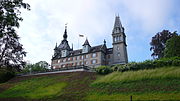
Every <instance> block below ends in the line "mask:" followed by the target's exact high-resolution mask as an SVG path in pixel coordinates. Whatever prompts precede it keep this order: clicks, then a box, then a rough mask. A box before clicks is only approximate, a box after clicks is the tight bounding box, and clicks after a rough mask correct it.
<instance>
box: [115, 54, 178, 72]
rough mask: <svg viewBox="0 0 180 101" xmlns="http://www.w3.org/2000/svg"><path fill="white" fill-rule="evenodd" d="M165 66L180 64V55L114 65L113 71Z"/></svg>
mask: <svg viewBox="0 0 180 101" xmlns="http://www.w3.org/2000/svg"><path fill="white" fill-rule="evenodd" d="M165 66H180V57H171V58H161V59H158V60H146V61H144V62H130V63H128V64H125V65H120V64H118V65H114V66H112V69H113V71H119V72H124V71H129V70H131V71H135V70H143V69H154V68H159V67H165Z"/></svg>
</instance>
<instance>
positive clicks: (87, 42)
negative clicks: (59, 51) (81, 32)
mask: <svg viewBox="0 0 180 101" xmlns="http://www.w3.org/2000/svg"><path fill="white" fill-rule="evenodd" d="M84 45H89V46H90V44H89V41H88V39H87V38H86V41H85V42H84V44H83V46H84Z"/></svg>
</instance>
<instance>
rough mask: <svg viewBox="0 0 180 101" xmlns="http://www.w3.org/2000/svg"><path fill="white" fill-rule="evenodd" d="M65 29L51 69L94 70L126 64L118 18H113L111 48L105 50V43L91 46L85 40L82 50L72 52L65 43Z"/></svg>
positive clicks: (125, 50) (125, 51) (123, 40)
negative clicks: (104, 66) (87, 68)
mask: <svg viewBox="0 0 180 101" xmlns="http://www.w3.org/2000/svg"><path fill="white" fill-rule="evenodd" d="M67 37H68V35H67V27H65V32H64V35H63V40H62V41H61V43H60V45H59V46H57V44H56V46H55V48H54V55H53V57H52V63H51V66H52V68H54V69H56V68H65V67H66V68H68V67H77V66H88V67H90V68H95V67H98V66H101V65H114V64H126V63H127V62H128V57H127V49H126V47H127V44H126V35H125V33H124V27H122V24H121V21H120V18H119V16H116V17H115V23H114V28H113V30H112V40H113V43H112V45H113V47H112V48H107V47H106V41H105V40H104V43H103V44H101V45H98V46H91V45H90V43H89V41H88V39H87V38H86V40H85V42H84V44H83V45H82V46H83V47H82V49H78V50H73V48H70V46H69V44H68V41H67Z"/></svg>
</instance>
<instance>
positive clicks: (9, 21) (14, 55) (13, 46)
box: [0, 0, 30, 69]
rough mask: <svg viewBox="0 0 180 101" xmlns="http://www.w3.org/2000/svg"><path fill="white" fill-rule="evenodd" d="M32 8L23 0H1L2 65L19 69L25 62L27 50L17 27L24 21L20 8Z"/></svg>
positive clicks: (0, 40) (0, 36) (0, 64)
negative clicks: (21, 41) (20, 40)
mask: <svg viewBox="0 0 180 101" xmlns="http://www.w3.org/2000/svg"><path fill="white" fill-rule="evenodd" d="M21 8H24V9H27V10H30V5H29V4H27V3H24V2H23V0H1V1H0V67H1V68H2V67H6V68H11V69H12V68H14V67H15V68H16V69H19V67H20V66H23V65H24V64H25V62H24V61H23V57H24V56H26V52H25V51H24V49H23V47H22V46H23V45H22V44H21V43H20V42H19V38H20V37H19V36H18V34H17V32H16V29H17V28H19V22H20V21H22V20H23V19H22V17H21V16H20V14H21V12H20V9H21Z"/></svg>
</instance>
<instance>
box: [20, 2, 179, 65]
mask: <svg viewBox="0 0 180 101" xmlns="http://www.w3.org/2000/svg"><path fill="white" fill-rule="evenodd" d="M25 2H28V3H29V4H30V5H31V11H25V10H23V12H22V17H23V18H24V21H23V22H22V23H21V26H20V29H19V30H18V32H19V33H20V36H21V42H22V43H23V45H24V48H25V49H26V51H27V52H28V54H27V57H26V60H30V61H31V62H33V63H35V62H38V61H41V60H45V61H47V62H49V63H50V61H51V56H52V55H53V49H54V47H55V43H56V42H57V43H58V44H59V43H60V42H61V40H62V38H63V37H62V36H63V33H64V26H65V23H68V41H69V44H70V46H71V44H72V43H73V45H74V48H75V49H77V48H81V45H82V44H83V42H84V41H85V38H86V37H87V38H88V40H89V42H90V44H91V45H92V46H94V45H99V44H102V43H103V40H104V39H106V40H107V45H108V47H112V45H111V43H112V38H111V32H112V28H113V24H114V18H115V14H117V13H119V15H120V18H121V21H122V24H123V26H124V27H125V31H126V35H127V42H128V49H129V50H128V52H129V54H130V56H129V57H130V58H129V59H130V60H137V59H135V56H132V55H133V54H134V51H132V50H131V49H132V47H133V49H137V50H139V52H136V53H137V54H139V55H140V54H141V52H144V53H145V54H146V55H145V56H142V58H144V59H147V58H149V56H150V55H149V50H145V49H147V48H143V47H147V45H148V44H149V41H150V36H152V35H153V34H155V33H156V32H157V31H161V30H160V29H161V28H163V27H164V25H165V24H166V23H167V22H171V24H170V23H168V24H166V25H168V26H170V25H173V24H174V19H173V18H172V19H171V21H168V18H169V14H170V13H171V11H172V6H173V4H172V1H171V0H75V1H74V0H53V1H52V0H25ZM178 17H179V15H178ZM178 17H177V18H178ZM173 28H176V27H175V26H173ZM79 34H84V35H85V37H84V38H78V35H79ZM147 39H148V41H147ZM78 40H79V45H78ZM141 41H143V42H144V43H146V44H141V43H142V42H141ZM145 45H146V46H145ZM78 46H79V47H78ZM147 55H149V56H147ZM142 58H141V59H140V60H142ZM137 61H138V60H137Z"/></svg>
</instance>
